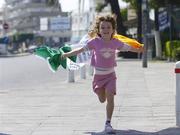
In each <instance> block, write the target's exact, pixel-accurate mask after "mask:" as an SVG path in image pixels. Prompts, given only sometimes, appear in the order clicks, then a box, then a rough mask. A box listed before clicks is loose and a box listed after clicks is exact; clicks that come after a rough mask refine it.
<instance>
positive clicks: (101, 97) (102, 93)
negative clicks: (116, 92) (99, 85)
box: [97, 89, 106, 103]
mask: <svg viewBox="0 0 180 135" xmlns="http://www.w3.org/2000/svg"><path fill="white" fill-rule="evenodd" d="M97 95H98V98H99V101H100V102H101V103H104V102H105V101H106V93H105V90H104V89H99V90H98V92H97Z"/></svg>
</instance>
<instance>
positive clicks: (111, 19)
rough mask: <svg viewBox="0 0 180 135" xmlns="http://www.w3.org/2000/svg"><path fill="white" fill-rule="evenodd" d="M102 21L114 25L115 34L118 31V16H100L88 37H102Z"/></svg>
mask: <svg viewBox="0 0 180 135" xmlns="http://www.w3.org/2000/svg"><path fill="white" fill-rule="evenodd" d="M102 21H106V22H110V23H111V24H112V28H113V30H114V32H115V30H116V16H115V15H106V16H98V17H96V21H95V23H94V25H93V27H92V29H91V30H90V31H89V32H88V35H89V36H90V37H91V38H92V37H96V36H100V37H101V35H100V33H99V28H100V23H101V22H102Z"/></svg>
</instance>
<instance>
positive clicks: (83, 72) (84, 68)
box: [80, 64, 86, 79]
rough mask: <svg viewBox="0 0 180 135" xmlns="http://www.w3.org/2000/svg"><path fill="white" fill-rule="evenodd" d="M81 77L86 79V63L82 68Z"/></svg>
mask: <svg viewBox="0 0 180 135" xmlns="http://www.w3.org/2000/svg"><path fill="white" fill-rule="evenodd" d="M80 73H81V79H86V64H84V65H83V66H82V67H81V68H80Z"/></svg>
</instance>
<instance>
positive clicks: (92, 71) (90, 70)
mask: <svg viewBox="0 0 180 135" xmlns="http://www.w3.org/2000/svg"><path fill="white" fill-rule="evenodd" d="M88 67H89V75H90V76H92V75H93V73H94V68H93V67H92V66H91V65H89V66H88Z"/></svg>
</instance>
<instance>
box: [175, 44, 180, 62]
mask: <svg viewBox="0 0 180 135" xmlns="http://www.w3.org/2000/svg"><path fill="white" fill-rule="evenodd" d="M175 57H176V60H177V61H180V47H178V48H177V49H176V55H175Z"/></svg>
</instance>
